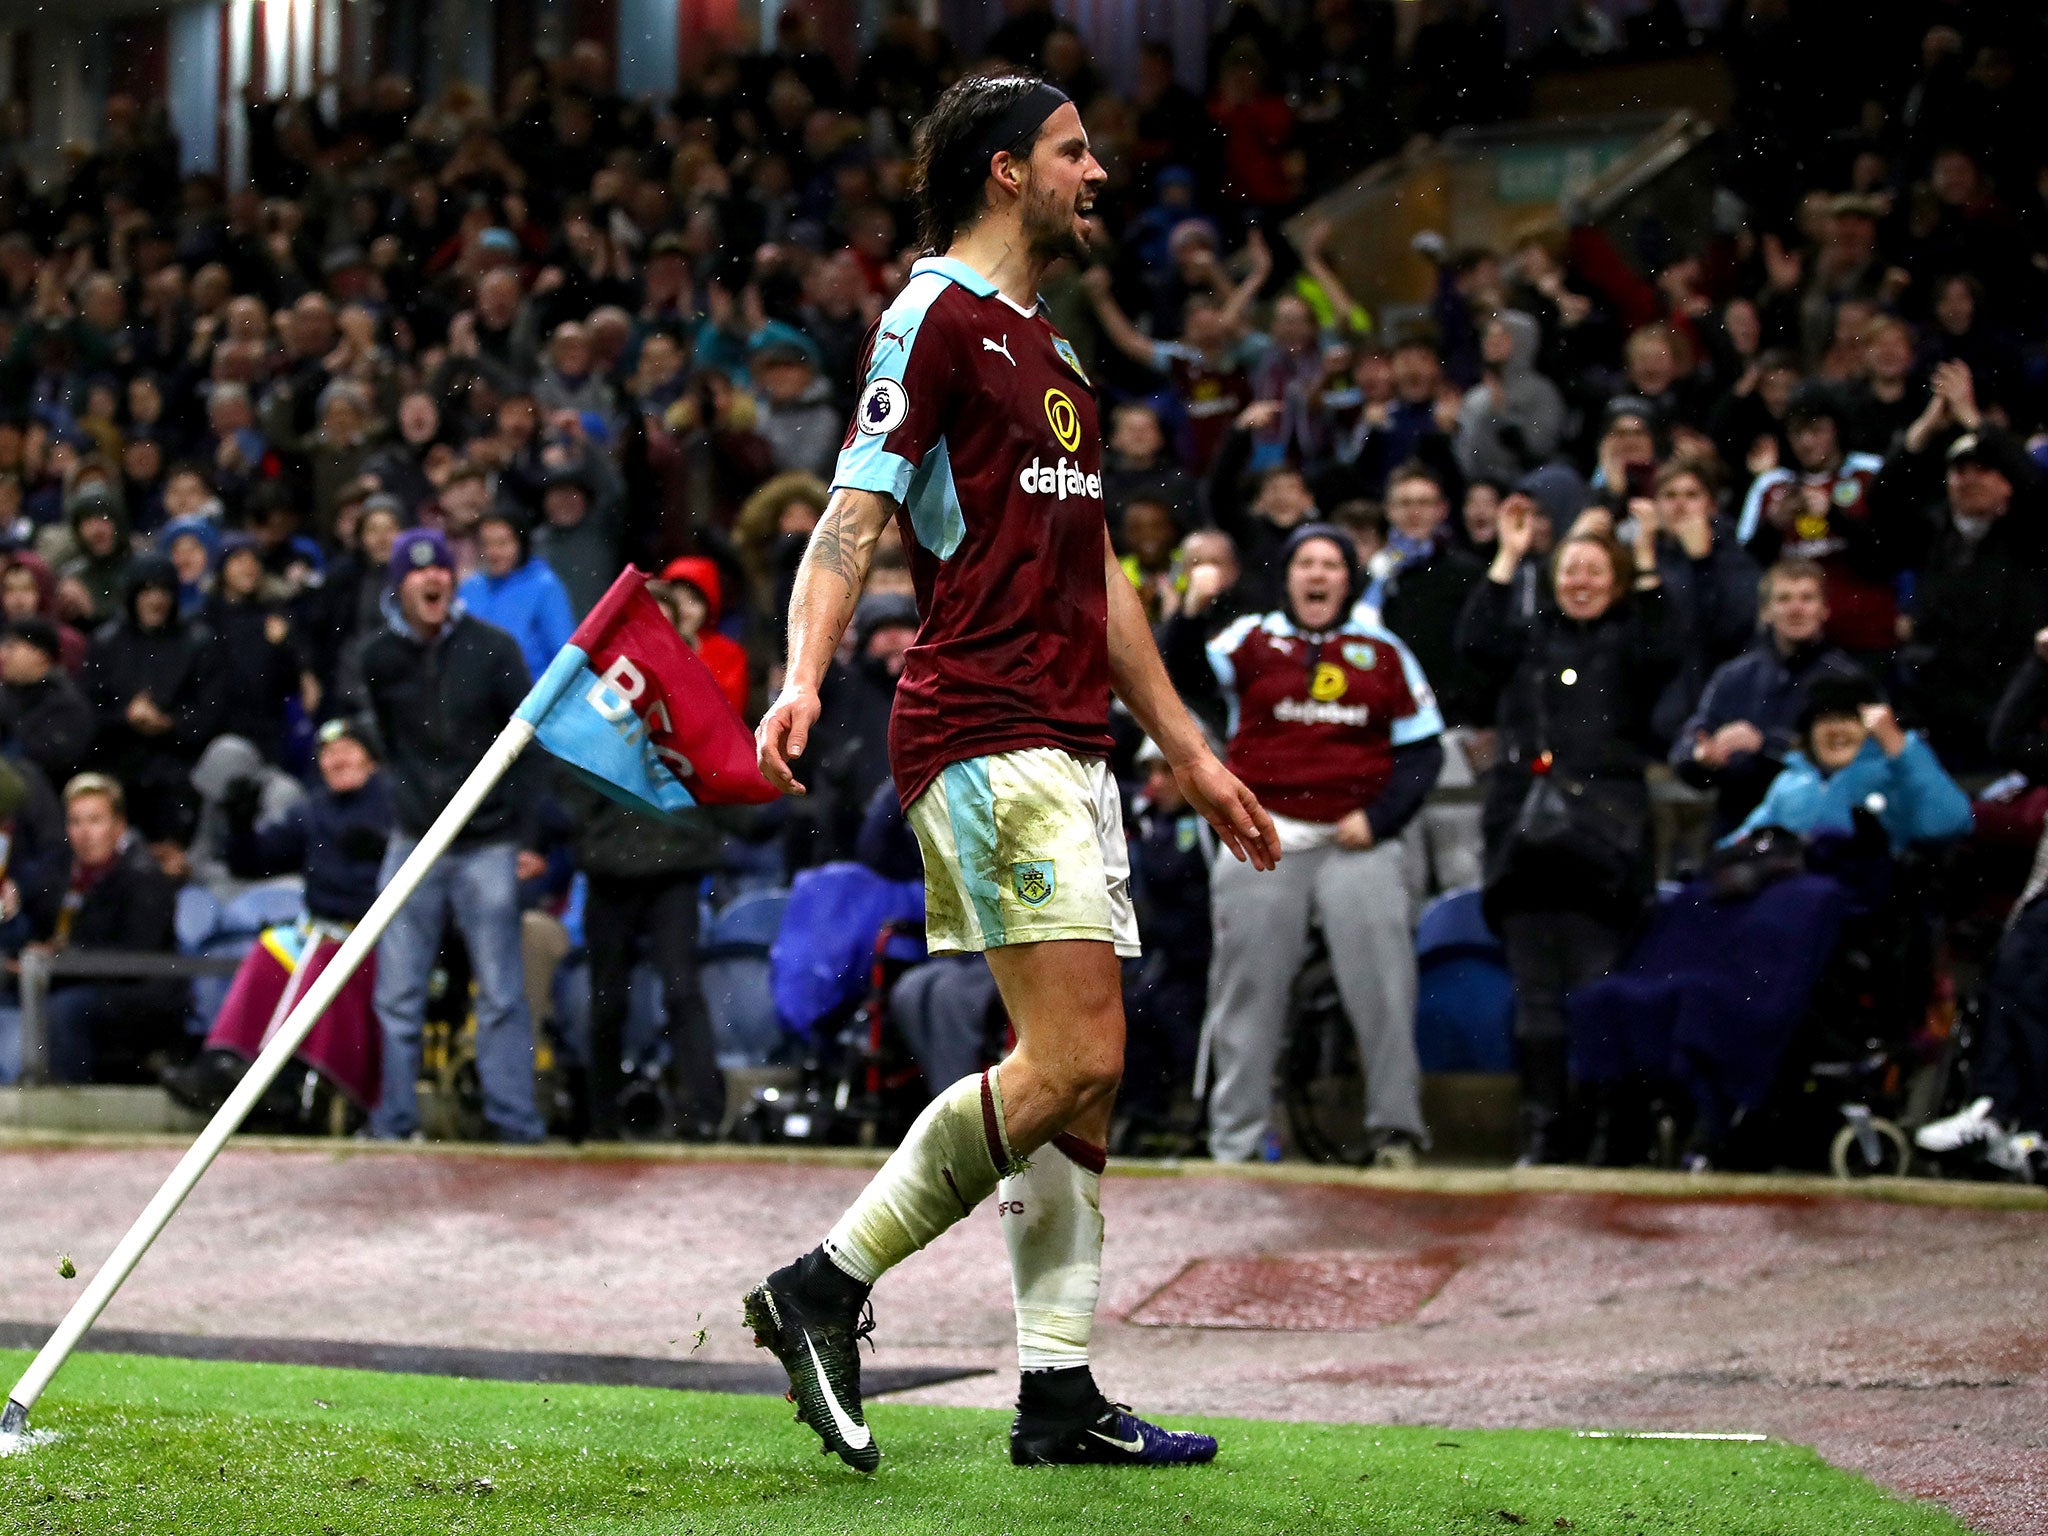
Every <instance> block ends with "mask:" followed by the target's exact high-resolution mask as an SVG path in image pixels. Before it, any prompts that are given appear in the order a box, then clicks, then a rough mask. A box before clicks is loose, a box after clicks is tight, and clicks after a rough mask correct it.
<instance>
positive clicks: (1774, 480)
mask: <svg viewBox="0 0 2048 1536" xmlns="http://www.w3.org/2000/svg"><path fill="white" fill-rule="evenodd" d="M1791 478H1792V471H1791V470H1789V469H1785V468H1782V467H1780V468H1778V469H1767V470H1765V471H1764V472H1763V473H1762V474H1760V475H1758V476H1757V477H1756V479H1755V480H1753V481H1752V482H1750V487H1749V494H1748V495H1747V496H1745V497H1743V499H1742V518H1741V520H1740V521H1739V522H1737V523H1736V525H1735V540H1736V542H1737V543H1739V544H1747V543H1748V542H1749V541H1750V540H1751V539H1753V538H1755V537H1756V527H1757V524H1758V523H1759V522H1761V521H1762V520H1763V513H1764V495H1765V493H1766V492H1768V491H1769V490H1770V489H1771V488H1772V487H1773V486H1778V485H1783V484H1784V483H1785V482H1786V481H1788V480H1790V479H1791Z"/></svg>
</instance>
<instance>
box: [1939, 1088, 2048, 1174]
mask: <svg viewBox="0 0 2048 1536" xmlns="http://www.w3.org/2000/svg"><path fill="white" fill-rule="evenodd" d="M1913 1145H1914V1146H1916V1147H1918V1148H1919V1149H1920V1150H1921V1151H1923V1152H1934V1153H1938V1154H1939V1153H1950V1152H1963V1151H1968V1150H1971V1149H1975V1151H1976V1152H1977V1154H1978V1156H1980V1157H1982V1158H1983V1159H1984V1161H1985V1162H1987V1163H1989V1164H1990V1165H1991V1166H1992V1167H1994V1168H1997V1169H1999V1170H2000V1171H2002V1172H2005V1173H2013V1174H2018V1175H2019V1176H2020V1177H2021V1178H2024V1179H2030V1180H2031V1179H2034V1178H2036V1177H2038V1176H2039V1173H2040V1171H2041V1169H2042V1167H2043V1165H2044V1162H2048V1158H2044V1155H2043V1148H2044V1143H2043V1139H2042V1137H2041V1135H2040V1133H2039V1132H2036V1131H2008V1130H2007V1129H2006V1128H2005V1127H2004V1126H2003V1125H2001V1124H2000V1123H1999V1122H1998V1119H1997V1117H1996V1116H1994V1115H1993V1114H1992V1113H1991V1101H1990V1100H1989V1099H1978V1100H1976V1101H1975V1102H1974V1103H1971V1104H1969V1105H1967V1106H1965V1107H1964V1108H1962V1109H1959V1110H1957V1111H1956V1112H1955V1113H1954V1114H1952V1115H1945V1116H1943V1117H1942V1118H1941V1119H1939V1120H1930V1121H1928V1122H1927V1124H1925V1125H1923V1126H1921V1127H1920V1129H1919V1130H1917V1131H1915V1132H1914V1133H1913Z"/></svg>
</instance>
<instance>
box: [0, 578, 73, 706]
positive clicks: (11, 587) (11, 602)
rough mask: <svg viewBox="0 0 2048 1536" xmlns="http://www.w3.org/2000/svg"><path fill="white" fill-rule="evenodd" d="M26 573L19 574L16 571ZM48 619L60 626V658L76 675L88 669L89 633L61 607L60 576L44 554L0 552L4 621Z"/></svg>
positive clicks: (0, 608) (0, 615)
mask: <svg viewBox="0 0 2048 1536" xmlns="http://www.w3.org/2000/svg"><path fill="white" fill-rule="evenodd" d="M16 571H20V572H21V573H22V574H21V575H19V576H16V575H15V574H14V573H15V572H16ZM16 619H48V620H49V621H50V622H51V623H52V624H54V625H56V626H57V643H58V645H59V646H60V647H61V650H60V652H59V655H58V660H59V661H61V662H62V663H63V667H64V670H65V671H66V672H67V673H69V674H70V675H71V676H72V677H73V678H74V679H75V678H77V677H78V675H79V674H80V673H81V672H82V671H83V670H84V669H85V636H84V635H81V634H80V633H79V632H78V631H77V630H75V629H73V628H72V627H71V626H70V625H69V624H67V623H65V622H64V618H63V615H62V614H61V613H60V612H59V611H58V608H57V578H56V576H55V574H54V573H52V571H51V570H50V567H49V566H48V565H47V564H46V563H45V562H44V560H43V558H42V556H40V555H36V554H31V553H30V552H29V551H28V550H25V549H18V550H15V551H14V552H13V553H12V554H10V555H5V556H0V623H8V624H11V623H13V622H14V621H15V620H16Z"/></svg>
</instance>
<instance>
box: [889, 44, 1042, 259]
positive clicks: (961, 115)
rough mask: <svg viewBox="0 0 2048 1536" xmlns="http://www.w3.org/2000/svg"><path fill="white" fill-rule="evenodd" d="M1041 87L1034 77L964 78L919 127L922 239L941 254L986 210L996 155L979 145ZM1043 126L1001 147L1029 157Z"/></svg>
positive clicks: (917, 188) (928, 249)
mask: <svg viewBox="0 0 2048 1536" xmlns="http://www.w3.org/2000/svg"><path fill="white" fill-rule="evenodd" d="M1040 83H1041V82H1040V81H1039V80H1038V78H1037V77H1036V76H1034V75H965V76H963V77H962V78H960V79H958V80H956V81H954V82H953V83H952V84H951V85H949V86H947V87H946V89H945V91H944V93H943V94H941V95H940V97H939V99H938V100H937V101H936V102H934V103H933V104H932V109H931V111H930V112H929V113H928V114H927V115H926V117H925V119H924V121H923V122H921V123H919V124H918V125H917V166H916V179H915V185H914V187H913V190H914V191H915V192H916V194H917V214H918V239H919V241H920V242H921V243H922V244H923V246H924V248H925V251H926V253H927V254H929V255H933V256H936V255H939V254H941V253H942V252H944V250H945V249H946V247H947V246H949V245H951V244H952V243H953V241H954V239H955V237H956V236H958V234H959V233H960V231H961V230H962V229H963V228H965V227H966V226H967V225H969V224H972V223H973V222H974V220H975V219H976V217H978V216H979V215H980V213H981V210H982V208H983V206H984V192H985V188H986V186H987V183H988V175H989V169H988V167H989V161H990V159H991V158H992V157H993V156H994V155H995V153H996V150H995V149H991V150H989V151H988V153H987V154H977V152H976V148H975V146H976V145H977V143H978V142H979V141H980V140H981V139H983V138H984V137H985V136H986V135H987V134H988V132H989V130H990V129H991V128H992V127H993V126H994V125H995V124H996V122H997V120H998V119H1000V118H1001V117H1002V115H1003V114H1004V113H1005V112H1007V111H1009V110H1010V108H1011V107H1013V106H1015V105H1016V104H1017V101H1018V99H1019V98H1020V97H1022V96H1024V95H1025V94H1026V93H1027V92H1029V91H1030V90H1031V89H1032V88H1033V87H1034V86H1036V85H1038V84H1040ZM1043 127H1044V124H1043V123H1039V124H1036V125H1034V126H1032V127H1030V128H1027V129H1025V130H1024V131H1023V132H1022V133H1020V134H1019V135H1018V136H1017V139H1016V142H1014V143H1011V144H1003V145H999V146H997V148H998V149H1007V150H1008V151H1009V152H1010V153H1011V154H1013V155H1029V154H1030V153H1031V149H1032V146H1033V145H1035V144H1036V143H1037V142H1038V134H1039V130H1040V129H1041V128H1043Z"/></svg>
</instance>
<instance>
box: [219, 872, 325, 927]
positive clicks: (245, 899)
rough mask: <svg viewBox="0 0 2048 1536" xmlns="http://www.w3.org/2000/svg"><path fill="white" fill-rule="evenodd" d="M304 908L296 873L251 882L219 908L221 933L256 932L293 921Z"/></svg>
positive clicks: (302, 885) (302, 890)
mask: <svg viewBox="0 0 2048 1536" xmlns="http://www.w3.org/2000/svg"><path fill="white" fill-rule="evenodd" d="M305 910H306V887H305V882H304V881H303V880H301V879H300V878H299V877H298V876H296V875H289V876H284V877H281V878H279V879H276V880H266V881H264V882H263V883H262V884H261V885H252V886H250V887H249V888H248V889H247V890H245V891H243V892H241V893H240V894H238V895H237V896H236V897H235V898H234V899H233V900H231V901H229V902H228V903H227V904H226V905H225V906H223V907H222V908H221V909H220V931H221V932H222V933H238V934H257V933H261V932H262V931H263V930H264V929H266V928H279V927H282V926H284V925H285V924H286V923H295V922H297V921H298V920H299V915H300V914H301V913H302V912H304V911H305Z"/></svg>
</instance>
